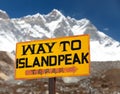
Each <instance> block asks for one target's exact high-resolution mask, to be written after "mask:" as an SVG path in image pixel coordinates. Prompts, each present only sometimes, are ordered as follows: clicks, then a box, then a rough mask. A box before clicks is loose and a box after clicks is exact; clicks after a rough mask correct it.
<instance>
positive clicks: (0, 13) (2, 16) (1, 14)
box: [0, 10, 9, 19]
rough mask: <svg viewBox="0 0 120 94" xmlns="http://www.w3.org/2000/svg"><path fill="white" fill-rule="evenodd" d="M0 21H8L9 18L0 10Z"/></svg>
mask: <svg viewBox="0 0 120 94" xmlns="http://www.w3.org/2000/svg"><path fill="white" fill-rule="evenodd" d="M0 19H9V16H8V14H7V13H6V12H5V11H3V10H0Z"/></svg>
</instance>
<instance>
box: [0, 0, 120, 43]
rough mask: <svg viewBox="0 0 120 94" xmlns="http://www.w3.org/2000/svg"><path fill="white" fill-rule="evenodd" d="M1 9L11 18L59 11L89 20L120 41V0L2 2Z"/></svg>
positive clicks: (0, 1) (6, 0)
mask: <svg viewBox="0 0 120 94" xmlns="http://www.w3.org/2000/svg"><path fill="white" fill-rule="evenodd" d="M0 9H2V10H4V11H6V12H7V13H8V15H9V16H10V17H11V18H16V17H17V18H18V17H22V16H26V15H29V14H31V15H32V14H36V13H38V12H39V13H41V14H47V13H49V12H50V11H52V10H53V9H58V10H60V11H61V12H62V13H63V14H64V15H65V16H71V17H74V18H76V19H82V18H87V19H89V20H90V21H91V22H92V23H93V24H94V25H95V26H96V27H97V28H98V30H100V31H102V32H104V33H106V34H108V35H109V36H111V37H113V38H114V39H116V40H118V41H120V0H0Z"/></svg>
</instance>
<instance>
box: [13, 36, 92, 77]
mask: <svg viewBox="0 0 120 94" xmlns="http://www.w3.org/2000/svg"><path fill="white" fill-rule="evenodd" d="M89 42H90V41H89V35H82V36H80V35H79V36H70V37H63V38H52V39H46V40H35V41H29V42H20V43H17V44H16V64H15V78H16V79H36V78H51V77H66V76H83V75H89V73H90V48H89V46H90V44H89Z"/></svg>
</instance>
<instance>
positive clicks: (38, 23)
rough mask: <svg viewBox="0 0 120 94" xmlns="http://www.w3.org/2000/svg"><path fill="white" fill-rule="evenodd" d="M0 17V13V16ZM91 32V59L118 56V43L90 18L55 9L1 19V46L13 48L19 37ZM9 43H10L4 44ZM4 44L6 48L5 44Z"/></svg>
mask: <svg viewBox="0 0 120 94" xmlns="http://www.w3.org/2000/svg"><path fill="white" fill-rule="evenodd" d="M0 17H1V16H0ZM81 34H90V37H91V41H90V50H91V60H92V61H116V60H120V56H119V53H120V43H119V42H118V41H116V40H114V39H112V38H111V37H109V36H107V35H106V34H104V33H103V32H101V31H99V30H98V29H97V27H95V26H94V25H93V24H92V22H91V21H90V20H89V19H86V18H83V19H80V20H76V19H75V18H71V17H69V16H68V17H65V16H64V15H63V14H62V13H61V12H60V11H58V10H56V9H54V10H53V11H51V12H50V13H48V14H46V15H45V14H44V15H43V14H40V13H37V14H34V15H28V16H25V17H21V18H14V19H10V20H7V21H4V20H1V21H0V50H6V51H9V52H13V51H15V43H16V42H20V41H28V40H36V39H45V38H53V37H63V36H73V35H81ZM8 44H9V47H7V45H8ZM6 47H7V48H6Z"/></svg>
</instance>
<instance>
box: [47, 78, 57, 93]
mask: <svg viewBox="0 0 120 94" xmlns="http://www.w3.org/2000/svg"><path fill="white" fill-rule="evenodd" d="M55 84H56V78H55V77H54V78H49V94H55V86H56V85H55Z"/></svg>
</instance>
